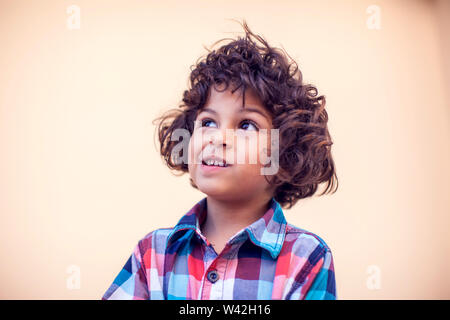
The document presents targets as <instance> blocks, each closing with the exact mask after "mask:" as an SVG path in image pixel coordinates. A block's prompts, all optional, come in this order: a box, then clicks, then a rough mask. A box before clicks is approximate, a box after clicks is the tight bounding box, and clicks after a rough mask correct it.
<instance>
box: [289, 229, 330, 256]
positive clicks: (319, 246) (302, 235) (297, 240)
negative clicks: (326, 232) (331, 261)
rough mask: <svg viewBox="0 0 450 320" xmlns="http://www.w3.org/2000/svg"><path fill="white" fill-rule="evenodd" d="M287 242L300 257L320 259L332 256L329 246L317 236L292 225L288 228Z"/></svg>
mask: <svg viewBox="0 0 450 320" xmlns="http://www.w3.org/2000/svg"><path fill="white" fill-rule="evenodd" d="M285 242H287V244H288V246H289V247H290V248H291V250H292V251H293V252H294V253H295V254H296V255H298V256H304V257H305V256H310V255H313V254H314V255H317V256H318V258H320V257H323V256H325V255H326V254H327V253H328V254H331V249H330V247H329V246H328V244H327V243H326V242H325V240H323V239H322V238H321V237H319V236H318V235H317V234H315V233H313V232H311V231H308V230H305V229H302V228H299V227H296V226H294V225H292V224H290V223H288V224H287V227H286V237H285Z"/></svg>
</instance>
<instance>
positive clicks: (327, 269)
mask: <svg viewBox="0 0 450 320" xmlns="http://www.w3.org/2000/svg"><path fill="white" fill-rule="evenodd" d="M307 281H308V282H309V283H306V285H305V287H307V288H308V286H309V288H308V289H307V291H306V292H305V294H304V299H305V300H336V299H337V295H336V280H335V276H334V263H333V256H332V254H331V251H330V250H329V249H327V250H326V251H325V254H324V256H323V257H322V258H321V259H320V260H319V261H318V263H317V264H316V266H314V268H313V269H312V272H311V274H310V276H309V279H308V280H307Z"/></svg>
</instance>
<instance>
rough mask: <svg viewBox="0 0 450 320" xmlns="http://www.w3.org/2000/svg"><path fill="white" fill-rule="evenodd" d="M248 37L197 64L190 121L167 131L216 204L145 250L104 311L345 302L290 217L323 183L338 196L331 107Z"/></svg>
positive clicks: (163, 135) (165, 145)
mask: <svg viewBox="0 0 450 320" xmlns="http://www.w3.org/2000/svg"><path fill="white" fill-rule="evenodd" d="M243 27H244V30H245V34H246V36H245V38H238V39H237V40H235V41H232V42H230V43H228V44H226V45H223V46H222V47H220V48H219V49H218V50H217V51H216V50H214V51H212V52H211V51H210V52H209V54H208V55H207V57H206V58H204V59H203V60H201V61H199V62H198V63H197V65H196V66H195V68H194V69H193V70H192V72H191V76H190V81H191V87H190V88H189V90H186V91H185V92H184V96H183V104H182V105H181V106H180V109H175V110H171V111H170V112H169V113H167V114H165V115H163V116H162V117H160V118H158V119H157V120H159V126H158V136H159V141H160V144H161V146H160V152H161V155H162V156H163V158H164V159H165V161H166V163H167V165H168V166H169V168H171V169H175V170H179V171H182V172H188V173H189V175H190V183H191V185H192V186H193V187H194V188H197V189H198V190H200V191H201V192H203V193H205V194H206V195H207V197H205V198H203V199H202V200H200V201H199V202H197V203H196V204H195V205H194V206H193V207H192V208H191V209H190V210H189V211H188V212H187V213H186V215H184V216H183V217H182V218H181V219H180V221H179V222H178V224H177V225H176V226H175V227H174V228H166V229H157V230H155V231H152V232H150V233H149V234H147V235H146V236H145V237H144V238H143V239H141V240H140V241H139V242H138V244H137V245H136V247H135V249H134V251H133V253H132V255H131V256H130V258H129V259H128V261H127V263H126V264H125V266H124V267H123V269H122V271H121V272H120V273H119V275H118V276H117V277H116V279H115V280H114V282H113V284H112V285H111V286H110V287H109V289H108V290H107V291H106V293H105V294H104V296H103V299H236V300H238V299H259V300H261V299H262V300H270V299H336V288H335V278H334V266H333V257H332V254H331V250H330V249H329V247H328V246H327V244H326V243H325V242H324V241H323V240H322V239H321V238H320V237H318V236H317V235H315V234H313V233H311V232H308V231H306V230H303V229H300V228H297V227H295V226H293V225H291V224H289V223H287V222H286V219H285V217H284V214H283V210H282V207H286V208H291V207H292V206H293V205H294V204H295V203H296V202H297V201H298V200H299V199H303V198H306V197H310V196H312V195H313V194H314V193H315V192H316V190H317V187H318V185H319V184H320V183H323V182H326V183H328V185H327V187H326V189H325V191H324V192H323V193H322V194H324V193H325V192H327V191H333V192H335V191H336V189H337V176H336V172H335V167H334V161H333V159H332V156H331V150H330V147H331V145H332V141H331V137H330V135H329V132H328V129H327V121H328V115H327V112H326V111H325V109H324V107H325V98H324V96H319V97H316V96H317V89H316V88H315V87H314V86H312V85H306V84H303V83H302V75H301V72H300V71H299V70H298V67H297V64H296V63H295V62H292V63H289V62H288V60H287V58H286V56H285V55H284V54H283V53H282V52H280V51H279V50H278V49H276V48H272V47H270V46H269V45H268V43H267V42H266V41H265V40H264V39H263V38H262V37H260V36H257V35H255V34H253V33H252V32H251V31H250V29H249V28H248V26H247V24H246V23H245V21H244V24H243ZM255 39H256V41H255ZM292 66H293V68H292ZM239 89H240V90H239ZM180 130H181V131H182V132H184V133H187V134H188V138H187V140H186V141H188V145H187V146H186V145H185V147H186V148H183V149H182V150H181V152H179V149H178V147H179V146H180V144H179V142H178V141H176V140H177V138H176V137H177V135H178V133H179V131H180ZM183 130H184V131H183ZM229 132H232V133H233V135H231V138H230V134H228V133H229ZM266 132H267V133H268V134H267V135H265V137H266V138H268V139H266V140H263V142H261V139H260V138H261V136H262V135H264V134H265V133H266ZM185 137H186V135H185ZM183 140H185V139H183ZM267 140H270V143H268V144H267ZM247 145H248V147H247ZM239 146H245V147H244V148H242V147H241V148H239ZM242 149H243V150H242ZM261 150H264V152H265V154H263V153H264V152H261ZM235 155H236V158H238V159H241V160H243V161H239V160H238V161H236V158H235ZM264 156H268V158H269V161H267V157H266V158H265V159H263V157H264ZM255 158H256V159H257V161H256V163H254V162H255V161H251V159H255ZM180 159H182V160H183V161H180ZM186 160H187V161H186ZM186 162H187V163H186ZM274 164H275V166H273V165H274ZM269 167H271V168H272V169H273V168H275V170H267V169H268V168H269ZM265 170H266V171H265ZM263 172H264V174H262V173H263ZM267 172H269V173H268V174H267ZM334 187H335V188H334ZM333 188H334V189H333Z"/></svg>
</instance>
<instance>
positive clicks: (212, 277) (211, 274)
mask: <svg viewBox="0 0 450 320" xmlns="http://www.w3.org/2000/svg"><path fill="white" fill-rule="evenodd" d="M207 278H208V280H209V281H210V282H212V283H214V282H216V281H217V280H219V274H218V273H217V271H216V270H212V271H210V272H208V276H207Z"/></svg>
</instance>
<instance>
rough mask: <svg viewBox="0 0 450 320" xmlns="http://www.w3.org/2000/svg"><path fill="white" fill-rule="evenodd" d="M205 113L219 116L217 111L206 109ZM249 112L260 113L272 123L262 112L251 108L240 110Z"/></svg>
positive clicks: (240, 111)
mask: <svg viewBox="0 0 450 320" xmlns="http://www.w3.org/2000/svg"><path fill="white" fill-rule="evenodd" d="M203 111H205V112H209V113H212V114H215V115H217V111H215V110H213V109H211V108H204V109H203V110H202V111H201V112H203ZM249 112H253V113H258V114H260V115H262V116H263V117H264V118H266V119H267V120H268V121H269V122H270V119H269V118H268V117H267V116H266V115H265V114H264V113H263V112H262V111H261V110H258V109H255V108H251V107H245V108H244V109H240V110H239V113H249Z"/></svg>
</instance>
